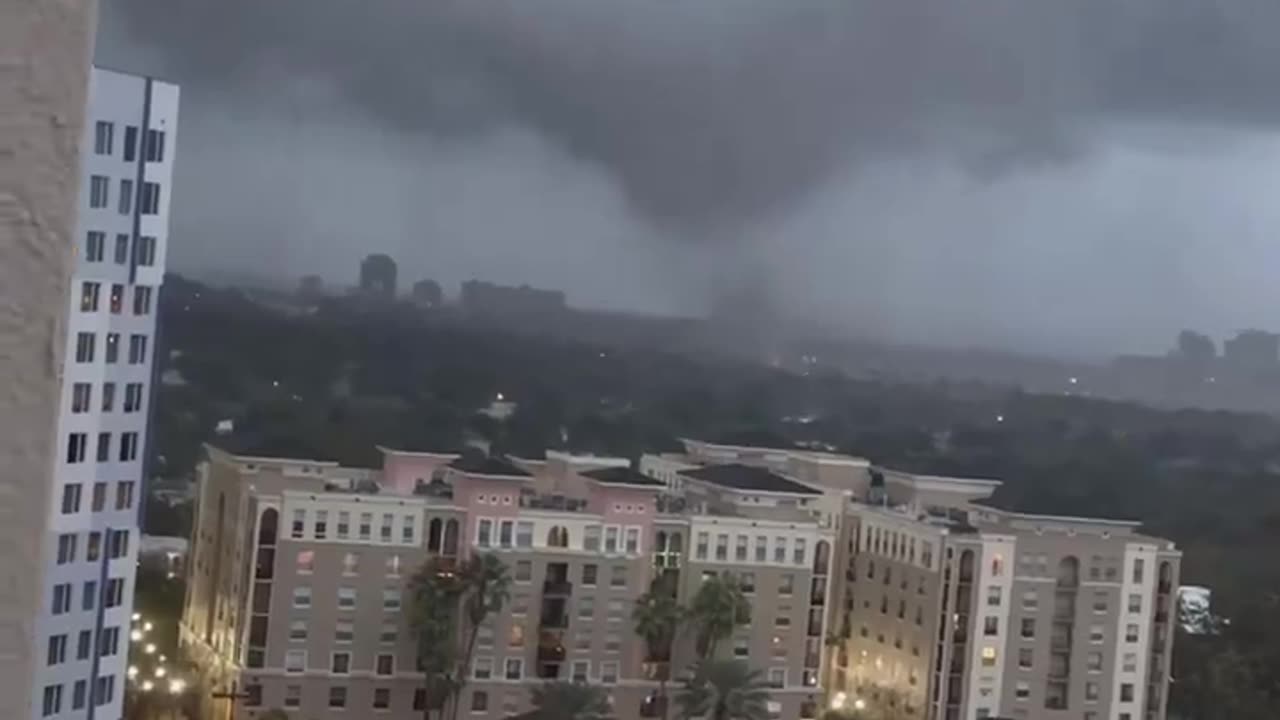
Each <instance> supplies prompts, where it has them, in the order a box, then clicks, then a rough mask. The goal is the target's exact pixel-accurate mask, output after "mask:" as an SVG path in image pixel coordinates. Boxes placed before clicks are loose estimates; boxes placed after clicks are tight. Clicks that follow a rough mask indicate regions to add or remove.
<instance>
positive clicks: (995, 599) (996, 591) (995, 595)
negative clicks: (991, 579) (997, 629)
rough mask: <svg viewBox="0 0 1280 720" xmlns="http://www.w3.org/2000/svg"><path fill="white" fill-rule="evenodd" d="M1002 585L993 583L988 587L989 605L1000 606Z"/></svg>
mask: <svg viewBox="0 0 1280 720" xmlns="http://www.w3.org/2000/svg"><path fill="white" fill-rule="evenodd" d="M1000 590H1001V588H1000V586H999V585H992V586H990V587H988V588H987V606H988V607H1000Z"/></svg>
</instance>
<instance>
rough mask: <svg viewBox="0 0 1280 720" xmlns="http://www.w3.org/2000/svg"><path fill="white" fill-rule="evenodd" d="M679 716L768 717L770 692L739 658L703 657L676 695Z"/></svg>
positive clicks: (759, 719)
mask: <svg viewBox="0 0 1280 720" xmlns="http://www.w3.org/2000/svg"><path fill="white" fill-rule="evenodd" d="M678 701H679V703H680V710H681V712H680V715H681V717H683V718H686V720H688V719H689V718H706V720H768V718H769V705H768V702H769V691H768V690H767V689H766V685H765V682H764V681H763V680H762V679H761V677H760V671H758V670H752V669H751V668H749V667H747V664H746V663H744V662H742V661H740V660H703V661H702V662H700V663H698V664H697V666H695V668H694V672H693V675H692V676H691V677H690V678H689V679H688V680H686V681H685V687H684V689H683V690H682V691H681V692H680V696H679V698H678Z"/></svg>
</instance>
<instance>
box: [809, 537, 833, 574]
mask: <svg viewBox="0 0 1280 720" xmlns="http://www.w3.org/2000/svg"><path fill="white" fill-rule="evenodd" d="M830 556H831V545H830V543H828V542H827V541H826V540H819V541H818V544H817V545H816V546H814V548H813V572H814V573H816V574H818V575H826V574H827V564H828V562H830V560H831V557H830Z"/></svg>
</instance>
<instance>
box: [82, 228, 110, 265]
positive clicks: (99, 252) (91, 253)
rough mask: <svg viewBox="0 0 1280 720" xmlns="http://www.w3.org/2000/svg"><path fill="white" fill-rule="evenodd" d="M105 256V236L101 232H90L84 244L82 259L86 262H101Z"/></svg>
mask: <svg viewBox="0 0 1280 720" xmlns="http://www.w3.org/2000/svg"><path fill="white" fill-rule="evenodd" d="M106 255H107V234H106V233H104V232H102V231H101V230H90V231H89V232H88V235H87V237H86V238H85V243H84V259H85V260H86V261H87V262H102V259H103V258H104V257H106Z"/></svg>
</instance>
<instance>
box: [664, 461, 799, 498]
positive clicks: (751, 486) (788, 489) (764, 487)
mask: <svg viewBox="0 0 1280 720" xmlns="http://www.w3.org/2000/svg"><path fill="white" fill-rule="evenodd" d="M680 474H681V475H684V476H685V477H689V478H693V479H694V480H701V481H702V482H706V483H711V484H712V485H719V486H721V487H726V488H730V489H732V490H741V491H746V492H770V493H789V494H792V495H821V494H822V493H820V492H819V491H817V490H814V489H813V488H811V487H809V486H808V485H803V484H801V483H798V482H796V481H795V480H792V479H790V478H786V477H783V476H781V475H779V474H777V473H774V472H771V471H769V470H767V469H765V468H761V467H753V466H751V465H739V464H736V463H735V464H729V465H708V466H706V467H700V468H694V469H692V470H681V471H680Z"/></svg>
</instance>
